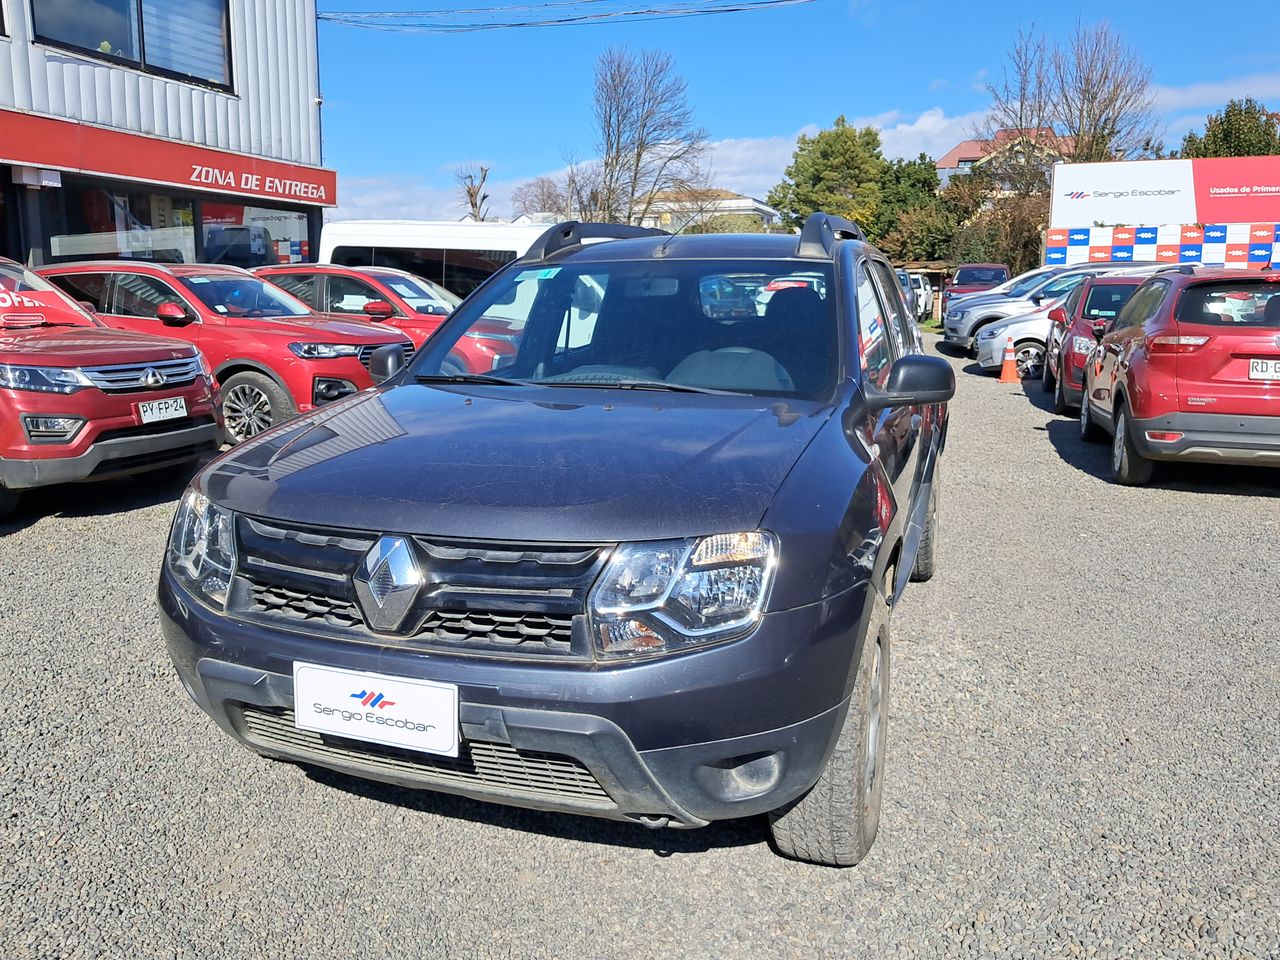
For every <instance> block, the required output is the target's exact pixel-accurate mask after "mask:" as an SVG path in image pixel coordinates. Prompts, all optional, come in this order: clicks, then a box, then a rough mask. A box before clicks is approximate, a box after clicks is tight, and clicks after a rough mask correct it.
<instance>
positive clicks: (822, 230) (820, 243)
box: [796, 211, 867, 260]
mask: <svg viewBox="0 0 1280 960" xmlns="http://www.w3.org/2000/svg"><path fill="white" fill-rule="evenodd" d="M837 240H861V241H863V242H864V243H865V242H866V240H867V235H866V234H865V233H863V232H862V228H861V227H860V226H858V225H857V224H856V223H854V222H853V221H852V220H846V219H845V218H844V217H833V216H831V215H829V214H826V213H823V212H822V211H818V212H817V213H812V214H810V215H809V219H808V220H806V221H805V222H804V227H803V228H801V230H800V243H799V245H798V246H797V247H796V256H797V257H813V258H817V259H821V260H825V259H828V258H829V257H830V256H831V248H832V247H833V246H835V242H836V241H837Z"/></svg>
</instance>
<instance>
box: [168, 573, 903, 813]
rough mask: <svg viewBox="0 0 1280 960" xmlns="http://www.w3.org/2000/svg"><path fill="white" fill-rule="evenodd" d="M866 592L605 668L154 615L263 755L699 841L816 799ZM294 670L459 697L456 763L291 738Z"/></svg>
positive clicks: (233, 726)
mask: <svg viewBox="0 0 1280 960" xmlns="http://www.w3.org/2000/svg"><path fill="white" fill-rule="evenodd" d="M867 589H869V588H866V587H865V585H863V586H859V587H856V588H854V589H853V590H850V591H847V592H846V593H844V594H842V595H840V596H839V597H835V598H831V599H829V600H827V601H825V602H824V603H820V604H814V605H811V606H808V607H800V608H796V609H793V610H787V611H780V612H777V613H772V614H768V615H766V616H765V617H764V618H763V620H762V622H761V625H760V626H759V627H758V628H757V629H756V631H755V632H754V633H752V634H751V635H750V636H749V637H747V638H744V639H743V640H740V641H735V642H731V643H726V644H721V645H719V646H715V647H709V648H707V649H705V650H702V651H697V652H692V653H685V654H677V655H674V656H670V657H664V658H658V659H654V660H649V661H644V662H637V663H626V664H617V665H608V666H605V665H603V664H601V663H599V662H589V661H588V662H574V663H568V662H563V661H561V662H545V663H544V662H529V661H513V660H509V659H500V658H488V657H477V656H465V655H456V654H446V653H439V652H435V651H419V650H412V651H410V650H403V649H392V648H388V647H381V646H376V645H365V644H353V643H347V642H342V641H336V640H329V639H322V638H318V637H313V636H307V635H304V634H301V633H295V632H292V631H285V630H280V629H274V628H265V627H262V626H260V625H255V624H248V623H244V622H241V621H239V620H235V619H232V618H229V617H226V616H223V615H220V614H217V613H214V612H213V611H210V610H208V609H207V608H205V607H203V606H202V605H200V604H199V603H196V602H195V601H193V600H192V598H191V597H190V596H189V595H187V594H186V593H185V591H183V590H182V589H181V588H180V587H178V586H177V585H176V584H174V583H173V581H172V580H171V578H170V576H169V574H168V573H167V572H166V573H164V574H162V577H161V584H160V595H159V601H160V612H161V627H162V631H163V633H164V636H165V640H166V644H167V646H168V649H169V653H170V655H171V657H172V659H173V662H174V664H175V666H176V668H177V671H178V674H179V676H180V678H181V679H182V682H183V685H184V686H185V687H186V689H187V691H188V693H189V694H190V695H191V697H192V698H193V699H194V700H195V702H196V703H197V705H199V706H200V708H201V709H202V710H204V711H205V712H206V713H208V714H209V715H210V716H211V717H212V718H213V719H214V720H215V721H216V722H217V724H218V725H219V726H220V727H221V728H222V729H223V730H224V731H225V732H227V733H228V734H230V735H231V736H232V737H234V738H235V739H237V740H238V741H240V742H241V743H242V744H244V745H245V746H247V747H249V748H250V749H252V750H255V751H257V752H259V753H262V754H266V755H269V756H276V757H282V758H285V759H289V760H294V761H299V762H304V763H310V764H315V765H318V766H323V767H328V768H330V769H333V770H337V771H339V772H342V773H345V774H349V775H352V776H357V777H362V778H366V779H372V780H380V781H385V782H391V783H395V784H398V785H401V786H407V787H418V788H425V789H431V790H436V791H440V792H444V793H453V794H458V795H462V796H467V797H471V798H474V799H478V800H487V801H494V802H498V803H506V804H512V805H515V806H522V807H529V808H533V809H539V810H555V811H564V812H573V813H583V814H589V815H593V816H600V817H607V818H612V819H620V820H631V821H639V822H646V823H656V824H663V823H668V822H669V823H671V824H673V825H679V826H701V825H704V824H706V823H708V822H711V821H713V820H723V819H729V818H734V817H744V816H751V815H755V814H760V813H765V812H767V811H770V810H775V809H778V808H779V807H781V806H783V805H785V804H786V803H788V802H790V801H792V800H794V799H796V798H797V797H799V796H801V795H802V794H803V793H804V792H805V791H807V790H808V789H809V788H810V787H811V786H812V785H813V784H814V783H815V782H816V780H817V778H818V776H819V774H820V773H821V771H822V768H823V766H824V764H825V763H826V760H827V757H828V756H829V754H830V751H831V749H832V747H833V745H834V742H835V739H836V737H837V736H838V734H839V731H840V728H841V725H842V724H843V721H844V713H845V710H846V708H847V705H848V698H849V694H850V691H851V690H852V684H853V682H854V679H855V677H854V676H853V673H852V672H853V671H854V670H856V664H857V662H858V654H859V652H860V651H859V649H858V648H859V646H860V643H861V639H860V638H861V637H864V636H866V635H867V629H868V627H869V626H870V627H871V629H873V630H874V629H878V627H876V626H874V625H869V624H868V623H867V622H866V621H867V619H868V618H869V617H872V616H874V615H875V613H874V611H875V610H877V609H879V606H878V605H876V604H871V603H865V602H864V601H865V598H866V597H867V596H868V593H867ZM872 635H874V633H873V634H872ZM295 661H302V662H306V663H317V664H322V665H326V666H332V667H341V668H343V669H349V670H362V671H368V672H375V673H382V674H389V675H393V676H405V677H414V678H421V679H430V680H435V681H438V682H443V683H450V684H455V685H457V686H458V688H459V703H460V706H459V719H460V723H461V727H462V731H461V732H462V740H463V746H462V750H461V753H460V755H459V757H458V758H457V759H452V758H443V757H433V756H430V755H428V754H423V753H414V752H412V751H401V750H394V749H391V748H386V747H380V746H377V745H371V744H365V743H361V742H359V741H355V740H348V739H345V738H337V737H330V736H328V735H321V734H316V733H312V732H310V731H303V730H297V729H295V728H294V726H293V719H292V711H293V708H294V698H293V664H294V662H295ZM495 758H496V759H495ZM495 771H496V772H495Z"/></svg>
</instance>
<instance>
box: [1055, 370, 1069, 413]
mask: <svg viewBox="0 0 1280 960" xmlns="http://www.w3.org/2000/svg"><path fill="white" fill-rule="evenodd" d="M1070 410H1071V404H1069V403H1067V388H1066V387H1065V386H1064V385H1063V383H1062V377H1061V376H1057V377H1054V378H1053V412H1054V413H1056V414H1057V415H1058V416H1062V415H1063V414H1065V413H1067V412H1069V411H1070Z"/></svg>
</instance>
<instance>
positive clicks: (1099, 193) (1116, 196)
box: [1067, 189, 1182, 200]
mask: <svg viewBox="0 0 1280 960" xmlns="http://www.w3.org/2000/svg"><path fill="white" fill-rule="evenodd" d="M1181 192H1182V190H1180V189H1174V190H1095V191H1094V192H1093V196H1095V197H1110V198H1111V199H1113V200H1123V199H1124V198H1125V197H1176V196H1177V195H1178V194H1180V193H1181ZM1067 196H1069V197H1074V196H1075V195H1074V194H1070V193H1069V194H1067ZM1083 196H1085V197H1087V196H1089V194H1087V193H1086V194H1083ZM1076 199H1079V198H1078V197H1077V198H1076Z"/></svg>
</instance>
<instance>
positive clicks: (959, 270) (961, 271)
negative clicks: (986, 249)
mask: <svg viewBox="0 0 1280 960" xmlns="http://www.w3.org/2000/svg"><path fill="white" fill-rule="evenodd" d="M1008 279H1009V268H1008V267H1007V266H1006V265H1005V264H1003V263H962V264H960V266H958V267H956V272H955V273H953V274H952V275H951V277H950V279H949V280H947V283H946V285H945V286H944V287H943V288H942V315H943V316H944V317H945V316H946V315H947V301H948V300H950V299H951V298H952V297H959V296H962V295H964V294H966V293H977V292H978V291H979V290H990V289H991V288H992V287H998V286H1000V284H1002V283H1004V282H1005V281H1006V280H1008Z"/></svg>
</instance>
